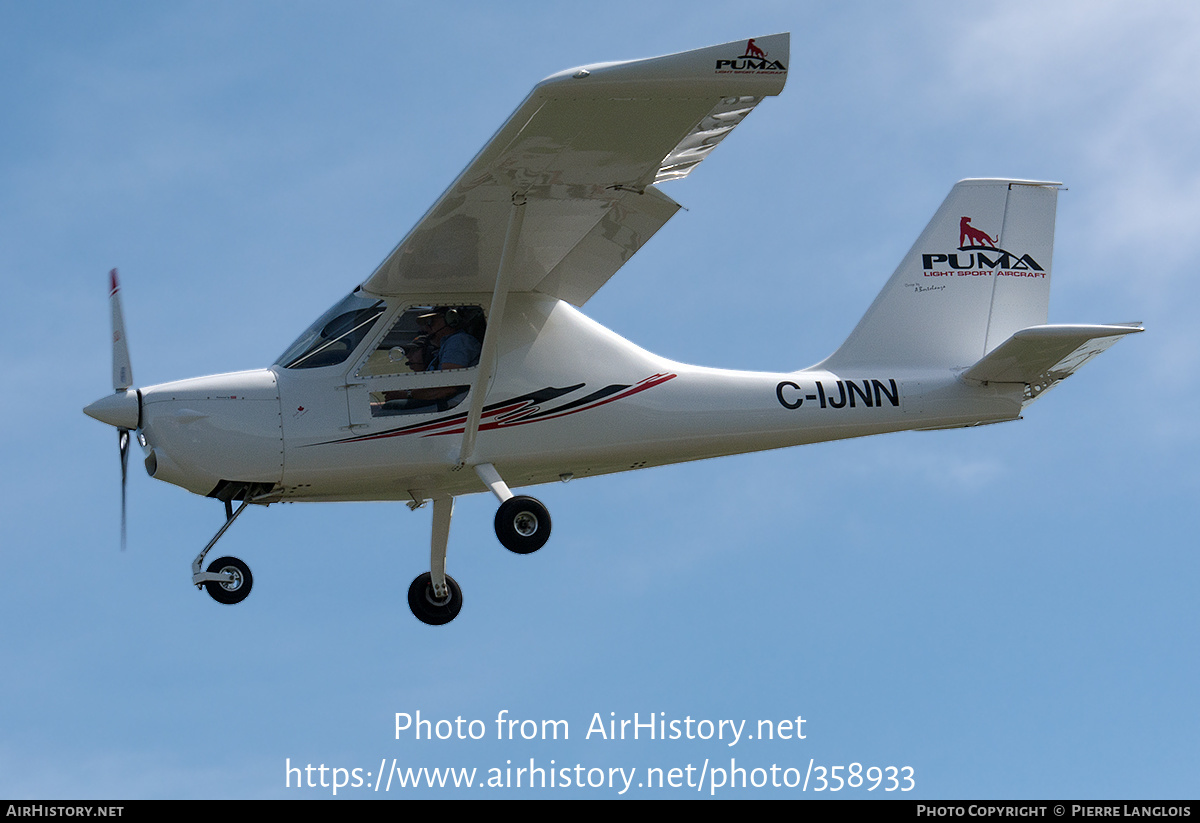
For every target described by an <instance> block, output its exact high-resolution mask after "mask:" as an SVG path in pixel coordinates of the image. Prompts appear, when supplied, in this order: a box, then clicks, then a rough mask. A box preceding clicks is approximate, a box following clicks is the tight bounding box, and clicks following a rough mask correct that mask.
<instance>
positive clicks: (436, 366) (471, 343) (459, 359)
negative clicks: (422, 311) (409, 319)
mask: <svg viewBox="0 0 1200 823" xmlns="http://www.w3.org/2000/svg"><path fill="white" fill-rule="evenodd" d="M421 320H423V321H425V324H426V325H425V328H426V329H427V330H428V332H429V340H430V341H431V342H432V343H433V345H435V346H437V351H436V352H435V353H434V355H433V356H432V357H431V358H429V365H428V366H426V371H438V370H445V369H468V368H470V367H471V366H477V365H479V352H480V351H481V350H482V348H483V346H482V344H480V342H479V341H478V340H477V339H475V336H474V335H473V334H471V333H470V332H468V331H467V330H466V329H465V328H463V318H462V315H461V313H460V312H459V310H458V309H456V308H449V307H446V306H438V307H437V308H435V309H434V310H433V311H432V312H430V313H429V314H427V315H424V316H422V317H421Z"/></svg>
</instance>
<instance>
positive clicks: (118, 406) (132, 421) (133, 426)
mask: <svg viewBox="0 0 1200 823" xmlns="http://www.w3.org/2000/svg"><path fill="white" fill-rule="evenodd" d="M108 282H109V292H108V302H109V308H110V309H111V312H112V336H113V337H112V339H113V346H112V356H113V394H111V395H109V396H108V397H102V398H100V399H99V400H97V401H96V402H95V403H92V404H91V405H89V406H88V407H86V408H85V409H84V410H83V411H84V413H85V414H87V415H89V416H91V417H94V418H96V419H97V420H99V421H101V422H102V423H107V424H109V425H110V426H115V427H116V429H117V442H118V446H119V448H120V453H121V550H122V551H124V550H125V523H126V518H125V484H126V481H127V479H128V476H129V446H130V439H131V437H130V435H131V433H132V432H134V431H135V430H137V428H138V427H139V426H140V424H141V412H142V408H141V406H142V397H141V393H140V392H139V391H138V390H137V389H134V390H133V391H129V387H130V386H131V385H133V366H132V365H131V364H130V362H129V346H128V344H127V343H126V340H125V319H124V317H123V315H122V312H121V286H120V284H119V282H118V281H117V270H116V269H113V270H112V271H110V272H109V273H108Z"/></svg>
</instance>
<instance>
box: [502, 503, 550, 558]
mask: <svg viewBox="0 0 1200 823" xmlns="http://www.w3.org/2000/svg"><path fill="white" fill-rule="evenodd" d="M496 537H497V538H499V540H500V543H501V544H502V545H503V546H504V548H506V549H508V550H509V551H510V552H516V553H517V554H532V553H533V552H535V551H537V550H538V549H540V548H541V547H542V546H544V545H546V541H547V540H549V539H550V512H549V511H547V510H546V507H545V506H543V505H542V503H541V501H540V500H537V499H535V498H533V497H524V496H521V497H510V498H509V499H507V500H505V501H504V502H503V503H501V504H500V508H499V509H497V510H496Z"/></svg>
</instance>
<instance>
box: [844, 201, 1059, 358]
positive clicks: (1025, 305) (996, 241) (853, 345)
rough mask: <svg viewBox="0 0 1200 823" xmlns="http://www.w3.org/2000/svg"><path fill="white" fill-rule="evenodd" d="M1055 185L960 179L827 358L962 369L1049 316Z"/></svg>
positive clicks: (1055, 202)
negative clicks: (845, 335) (844, 340)
mask: <svg viewBox="0 0 1200 823" xmlns="http://www.w3.org/2000/svg"><path fill="white" fill-rule="evenodd" d="M1058 185H1059V184H1058V183H1041V182H1035V181H1030V180H962V181H959V182H958V183H957V184H956V185H955V186H954V188H953V189H951V191H950V194H949V196H947V197H946V200H945V202H943V203H942V206H941V208H939V209H938V211H937V214H935V215H934V216H933V219H932V220H931V221H930V222H929V225H928V226H926V227H925V230H924V231H923V232H922V233H921V236H920V237H919V238H918V239H917V242H916V244H915V245H914V246H913V247H912V249H911V250H910V251H909V252H908V254H907V255H905V257H904V260H903V261H902V262H901V263H900V266H899V267H898V268H897V269H896V272H895V274H893V275H892V278H891V279H890V280H889V281H888V282H887V285H885V286H884V287H883V291H881V292H880V293H879V296H878V297H876V298H875V302H874V303H872V304H871V307H870V308H869V309H867V313H866V314H865V315H864V316H863V318H862V320H860V321H859V323H858V325H857V326H856V327H855V329H854V331H853V332H851V334H850V336H849V337H848V338H847V339H846V342H845V343H843V344H842V346H841V348H839V349H838V350H837V351H836V352H834V353H833V355H831V356H830V357H829V358H828V359H827V360H825V362H824V363H822V364H821V366H822V367H823V368H827V369H831V370H835V371H836V370H839V369H854V368H859V367H877V366H894V367H905V366H921V367H924V366H934V367H946V368H966V367H968V366H971V365H972V364H974V363H975V362H977V361H978V360H980V358H982V357H983V356H984V355H986V354H987V353H988V352H989V351H991V350H992V349H994V348H996V347H997V346H999V345H1000V344H1001V343H1003V342H1004V341H1005V340H1007V339H1008V338H1009V337H1011V336H1012V335H1013V333H1014V332H1016V331H1018V330H1020V329H1023V328H1026V327H1028V326H1038V325H1042V324H1044V323H1045V322H1046V317H1047V308H1048V306H1049V298H1050V264H1051V258H1052V256H1053V253H1054V215H1055V209H1056V205H1057V199H1058Z"/></svg>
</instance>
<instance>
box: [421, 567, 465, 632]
mask: <svg viewBox="0 0 1200 823" xmlns="http://www.w3.org/2000/svg"><path fill="white" fill-rule="evenodd" d="M446 587H447V588H449V589H450V596H449V597H448V598H446V599H445V600H443V601H439V600H437V599H436V598H435V597H434V596H433V575H431V574H430V573H429V572H425V574H422V575H418V576H417V579H416V580H414V581H413V582H412V585H411V586H409V587H408V607H409V608H410V609H412V613H413V614H414V615H415V616H416V618H417V619H418V620H420V621H421V622H422V623H426V624H428V625H430V626H444V625H445V624H447V623H449V622H450V621H451V620H453V619H454V618H456V617H458V613H459V612H460V611H462V589H460V588H459V587H458V583H457V582H455V580H454V578H453V577H451V576H450V575H446Z"/></svg>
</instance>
